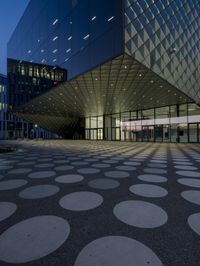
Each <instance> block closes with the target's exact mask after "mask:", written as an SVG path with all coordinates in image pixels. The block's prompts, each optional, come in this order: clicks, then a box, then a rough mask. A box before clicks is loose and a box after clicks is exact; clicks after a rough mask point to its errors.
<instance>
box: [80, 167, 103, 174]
mask: <svg viewBox="0 0 200 266" xmlns="http://www.w3.org/2000/svg"><path fill="white" fill-rule="evenodd" d="M77 172H78V173H79V174H97V173H99V172H100V170H99V169H96V168H81V169H78V170H77Z"/></svg>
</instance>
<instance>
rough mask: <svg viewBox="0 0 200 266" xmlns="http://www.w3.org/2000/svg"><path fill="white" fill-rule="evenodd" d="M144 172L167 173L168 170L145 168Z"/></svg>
mask: <svg viewBox="0 0 200 266" xmlns="http://www.w3.org/2000/svg"><path fill="white" fill-rule="evenodd" d="M144 172H146V173H150V174H166V173H167V171H166V170H164V169H157V168H145V169H144Z"/></svg>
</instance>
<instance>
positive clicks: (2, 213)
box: [0, 202, 17, 222]
mask: <svg viewBox="0 0 200 266" xmlns="http://www.w3.org/2000/svg"><path fill="white" fill-rule="evenodd" d="M16 210H17V205H16V204H15V203H12V202H0V222H1V221H3V220H5V219H7V218H8V217H10V216H11V215H12V214H13V213H15V211H16Z"/></svg>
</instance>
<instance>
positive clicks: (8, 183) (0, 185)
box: [0, 179, 28, 190]
mask: <svg viewBox="0 0 200 266" xmlns="http://www.w3.org/2000/svg"><path fill="white" fill-rule="evenodd" d="M27 183H28V182H27V181H26V180H24V179H11V180H5V181H1V182H0V190H9V189H15V188H19V187H22V186H24V185H26V184H27Z"/></svg>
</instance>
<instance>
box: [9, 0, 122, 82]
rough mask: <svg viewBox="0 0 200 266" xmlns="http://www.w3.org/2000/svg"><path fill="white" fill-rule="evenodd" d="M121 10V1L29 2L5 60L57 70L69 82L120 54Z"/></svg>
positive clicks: (32, 0)
mask: <svg viewBox="0 0 200 266" xmlns="http://www.w3.org/2000/svg"><path fill="white" fill-rule="evenodd" d="M121 10H122V1H121V0H118V1H115V0H109V1H107V0H84V1H81V0H57V1H55V0H42V1H41V0H31V1H30V3H29V5H28V7H27V9H26V11H25V13H24V15H23V17H22V19H21V21H20V22H19V24H18V25H17V27H16V29H15V32H14V33H13V35H12V37H11V39H10V41H9V43H8V58H11V59H16V60H23V61H27V62H31V63H32V62H33V63H37V64H46V65H55V66H59V67H61V68H65V69H67V70H68V74H69V78H70V79H71V78H72V77H74V76H76V75H78V74H80V73H81V72H85V71H87V70H88V69H90V68H92V67H94V66H96V65H98V64H100V63H102V62H104V61H105V60H108V59H109V58H112V57H114V56H116V55H118V54H120V53H122V51H123V38H122V35H123V17H122V16H121ZM19 48H20V49H19Z"/></svg>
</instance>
